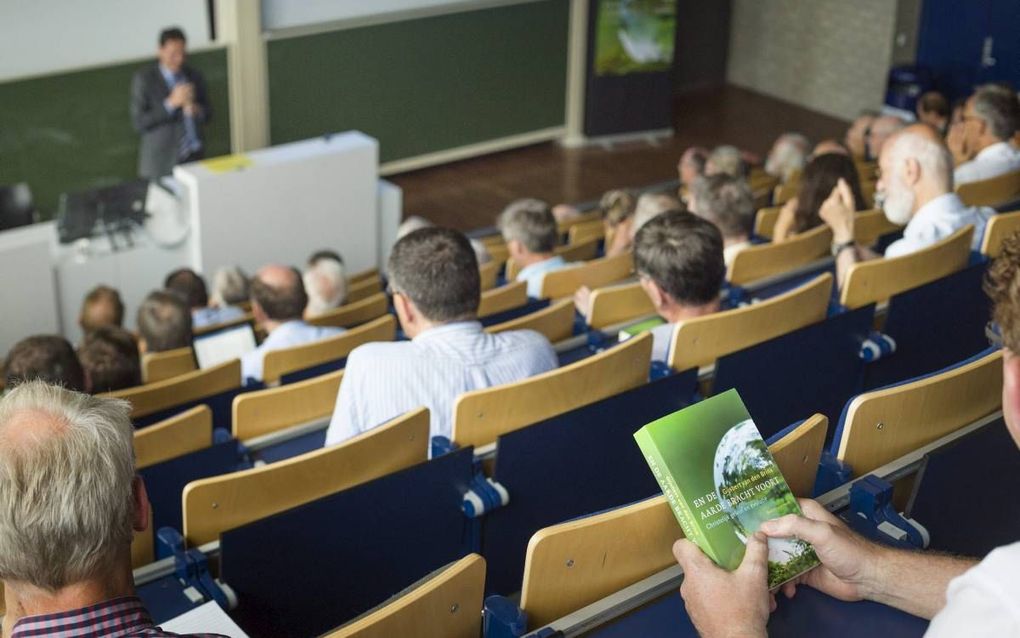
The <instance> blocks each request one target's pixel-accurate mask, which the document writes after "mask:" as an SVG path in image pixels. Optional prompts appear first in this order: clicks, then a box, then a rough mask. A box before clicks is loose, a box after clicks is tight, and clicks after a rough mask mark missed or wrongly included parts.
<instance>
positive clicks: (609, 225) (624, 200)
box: [599, 190, 637, 257]
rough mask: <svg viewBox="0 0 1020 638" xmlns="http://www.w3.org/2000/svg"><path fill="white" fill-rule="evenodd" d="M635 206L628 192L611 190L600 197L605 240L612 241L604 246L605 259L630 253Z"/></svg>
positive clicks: (632, 195)
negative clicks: (609, 239) (610, 239)
mask: <svg viewBox="0 0 1020 638" xmlns="http://www.w3.org/2000/svg"><path fill="white" fill-rule="evenodd" d="M636 205H637V202H636V201H635V200H634V194H633V193H631V192H630V191H628V190H612V191H607V192H606V193H605V194H604V195H602V199H601V200H600V201H599V210H601V211H602V223H603V224H604V225H605V230H606V238H607V240H608V238H609V237H610V236H612V241H611V242H609V243H607V244H606V248H605V253H606V257H613V256H615V255H622V254H623V253H626V252H629V251H630V249H631V247H632V245H633V241H634V237H633V234H632V233H631V228H633V226H634V208H635V206H636Z"/></svg>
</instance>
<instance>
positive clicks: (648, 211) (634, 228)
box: [630, 193, 684, 242]
mask: <svg viewBox="0 0 1020 638" xmlns="http://www.w3.org/2000/svg"><path fill="white" fill-rule="evenodd" d="M682 210H684V205H683V204H682V203H681V202H680V200H679V199H677V198H676V197H674V196H673V195H670V194H669V193H643V194H642V195H641V196H640V197H638V200H637V204H636V205H635V206H634V222H633V224H632V225H631V228H630V234H631V242H633V241H634V237H636V236H637V232H638V231H639V230H641V227H642V226H644V225H645V224H647V223H648V222H650V221H652V220H653V219H655V218H656V217H657V216H659V215H661V214H662V213H665V212H667V211H682Z"/></svg>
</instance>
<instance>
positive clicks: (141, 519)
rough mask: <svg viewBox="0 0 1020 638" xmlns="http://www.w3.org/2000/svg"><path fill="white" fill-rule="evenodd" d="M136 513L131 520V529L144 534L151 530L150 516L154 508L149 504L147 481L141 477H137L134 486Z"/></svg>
mask: <svg viewBox="0 0 1020 638" xmlns="http://www.w3.org/2000/svg"><path fill="white" fill-rule="evenodd" d="M132 495H133V497H134V504H135V511H134V515H133V516H132V518H131V527H132V529H134V530H135V531H136V532H144V531H145V530H147V529H149V516H150V510H151V508H152V506H151V505H150V504H149V493H148V492H146V491H145V481H143V480H142V477H141V476H138V475H137V474H136V475H135V481H134V484H133V485H132Z"/></svg>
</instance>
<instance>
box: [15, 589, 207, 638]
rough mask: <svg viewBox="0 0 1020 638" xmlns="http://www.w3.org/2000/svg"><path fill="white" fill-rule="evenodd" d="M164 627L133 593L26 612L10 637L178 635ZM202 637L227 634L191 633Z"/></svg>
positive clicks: (139, 637)
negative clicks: (53, 611) (56, 610)
mask: <svg viewBox="0 0 1020 638" xmlns="http://www.w3.org/2000/svg"><path fill="white" fill-rule="evenodd" d="M179 635H181V634H172V633H169V632H166V631H163V630H161V629H160V628H159V627H157V626H156V625H155V623H153V622H152V618H151V617H150V616H149V612H148V611H146V609H145V606H144V605H143V604H142V601H141V600H139V599H138V598H136V597H134V596H127V597H124V598H114V599H113V600H107V601H103V602H101V603H98V604H95V605H90V606H88V607H84V608H82V609H75V610H72V611H62V612H60V613H56V614H46V615H44V616H27V617H25V618H22V619H21V620H19V621H18V622H17V623H16V624H15V625H14V632H13V633H12V634H11V638H33V637H35V636H47V638H158V637H159V636H179ZM188 635H189V636H198V637H200V638H224V637H222V636H220V635H219V634H188Z"/></svg>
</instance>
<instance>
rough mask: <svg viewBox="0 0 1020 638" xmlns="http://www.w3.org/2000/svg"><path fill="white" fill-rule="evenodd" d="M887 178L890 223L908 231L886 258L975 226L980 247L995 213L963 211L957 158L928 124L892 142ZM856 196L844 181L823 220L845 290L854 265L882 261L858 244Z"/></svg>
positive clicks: (881, 189)
mask: <svg viewBox="0 0 1020 638" xmlns="http://www.w3.org/2000/svg"><path fill="white" fill-rule="evenodd" d="M879 167H880V169H881V172H882V177H881V178H880V179H879V181H878V185H877V186H878V196H879V199H880V201H882V208H883V210H884V211H885V216H886V217H888V218H889V221H891V222H893V223H894V224H898V225H900V226H903V225H905V226H906V228H905V229H904V231H903V238H902V239H900V240H898V241H895V242H893V243H892V244H890V245H889V247H888V248H887V249H886V251H885V256H886V257H900V256H902V255H907V254H910V253H912V252H916V251H918V250H921V249H922V248H926V247H928V246H931V245H932V244H934V243H936V242H938V241H940V240H942V239H945V238H946V237H948V236H950V235H952V234H953V233H955V232H956V231H958V230H959V229H961V228H963V227H964V226H967V225H972V226H974V238H973V245H974V247H975V248H977V246H978V245H979V244H980V243H981V236H982V234H983V232H984V226H985V222H987V221H988V219H989V218H990V217H991V216H992V215H994V214H995V211H993V210H992V209H990V208H978V207H967V206H964V204H963V202H962V201H960V198H959V197H958V196H957V195H956V193H954V192H953V158H952V156H951V155H950V154H949V149H947V148H946V145H945V143H944V142H943V141H942V137H941V136H940V135H939V134H938V133H937V132H936V131H935V129H933V128H932V127H930V126H928V125H927V124H914V125H912V126H908V127H907V128H905V129H903V130H902V131H900V132H899V133H896V134H894V135H893V136H892V137H890V138H889V139H888V140H887V141H886V142H885V145H884V146H883V148H882V155H881V157H880V158H879ZM855 210H856V209H855V206H854V198H853V194H852V193H851V192H850V186H849V185H848V184H847V183H846V182H845V181H844V180H842V179H841V180H839V183H838V184H837V185H836V187H835V188H834V189H833V190H832V194H831V195H829V198H828V199H826V200H825V202H824V203H823V204H822V207H821V209H820V210H819V215H820V216H821V218H822V219H823V220H824V221H825V223H826V224H828V225H829V227H830V228H832V236H833V241H832V254H833V256H834V257H835V258H836V272H837V274H838V278H839V281H840V283H841V284H842V282H843V280H844V277H845V276H846V271H847V270H848V269H849V268H850V266H851V265H853V264H854V263H856V262H858V261H862V260H865V259H872V258H875V257H877V256H878V255H876V254H875V253H873V252H872V251H871V250H870V249H868V248H866V247H863V246H858V245H857V244H856V243H855V242H854V239H853V238H854V220H855V218H856V212H855Z"/></svg>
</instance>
